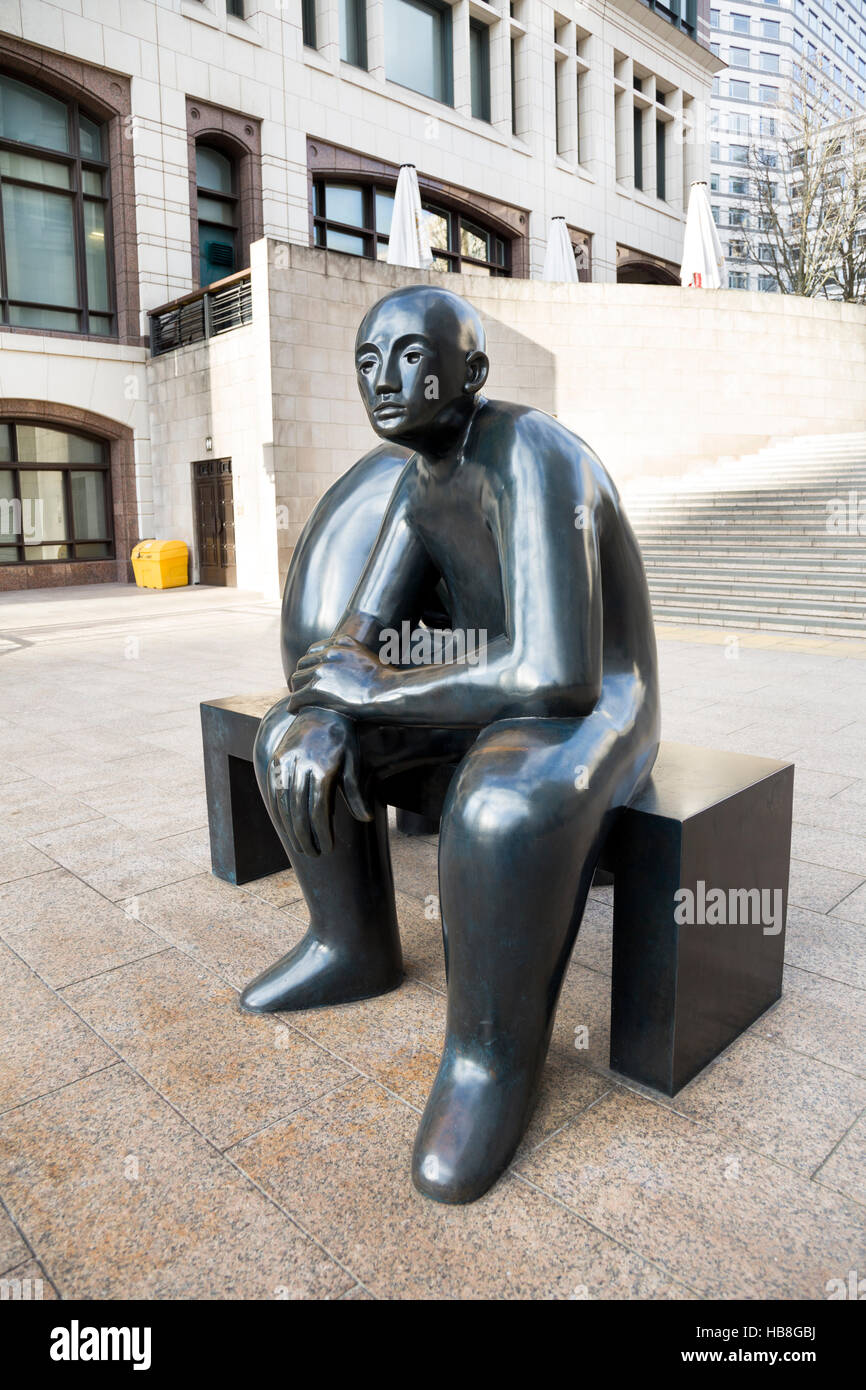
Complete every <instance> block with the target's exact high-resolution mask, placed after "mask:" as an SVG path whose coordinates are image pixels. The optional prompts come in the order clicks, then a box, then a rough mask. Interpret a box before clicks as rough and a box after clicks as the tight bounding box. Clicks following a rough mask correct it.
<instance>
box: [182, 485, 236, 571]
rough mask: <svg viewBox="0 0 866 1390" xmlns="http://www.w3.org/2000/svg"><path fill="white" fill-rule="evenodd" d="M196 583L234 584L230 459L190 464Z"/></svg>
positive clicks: (232, 495)
mask: <svg viewBox="0 0 866 1390" xmlns="http://www.w3.org/2000/svg"><path fill="white" fill-rule="evenodd" d="M193 479H194V481H195V528H196V543H197V547H198V565H199V583H201V584H237V582H238V571H237V559H236V556H235V503H234V493H233V491H232V462H231V459H204V460H203V461H202V462H201V463H194V464H193Z"/></svg>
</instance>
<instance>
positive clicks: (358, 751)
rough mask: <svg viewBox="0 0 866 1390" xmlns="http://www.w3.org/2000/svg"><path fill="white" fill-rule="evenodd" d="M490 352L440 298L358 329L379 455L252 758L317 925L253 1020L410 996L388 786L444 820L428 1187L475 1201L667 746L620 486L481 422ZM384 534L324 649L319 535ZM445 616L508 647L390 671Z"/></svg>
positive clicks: (422, 1167) (507, 427)
mask: <svg viewBox="0 0 866 1390" xmlns="http://www.w3.org/2000/svg"><path fill="white" fill-rule="evenodd" d="M484 349H485V334H484V329H483V327H482V324H481V320H480V318H479V316H478V314H477V313H476V311H475V310H474V309H473V308H472V307H471V306H470V305H469V304H468V303H467V302H466V301H464V300H463V299H461V298H459V297H458V296H457V295H455V294H453V293H451V292H450V291H446V290H443V289H440V288H438V287H433V286H428V285H415V286H411V287H409V288H406V289H400V290H396V291H394V292H392V293H390V294H388V295H386V296H385V297H384V298H383V299H381V300H380V301H379V302H378V303H377V304H376V305H375V306H374V307H373V308H372V309H371V310H370V311H369V313H368V314H367V315H366V317H365V319H364V321H363V323H362V324H361V327H360V329H359V331H358V335H357V340H356V348H355V360H356V368H357V377H358V384H359V388H360V391H361V395H362V397H363V400H364V404H365V406H366V409H367V413H368V416H369V419H370V423H371V425H372V427H373V429H374V430H375V431H376V433H377V434H378V435H379V437H380V438H381V439H382V440H383V441H384V445H383V446H380V448H379V449H376V450H374V451H373V452H372V453H371V454H370V455H367V456H366V457H365V459H362V460H361V461H360V462H359V464H357V465H355V468H354V469H352V470H350V471H349V473H348V474H346V475H344V477H343V478H341V479H340V480H339V482H338V483H337V484H336V485H335V489H333V490H332V492H333V494H334V495H333V497H332V498H331V499H330V500H329V499H328V498H327V497H326V499H324V501H323V502H322V503H320V504H319V508H318V509H317V512H316V513H314V516H313V518H311V522H310V524H309V526H308V533H307V534H306V537H305V538H302V541H301V543H300V545H299V547H298V551H297V552H296V556H295V562H294V564H293V568H292V570H291V571H290V574H289V577H288V580H287V589H286V593H287V596H288V595H291V605H292V611H293V613H294V614H295V615H296V621H295V624H294V627H293V630H292V632H289V633H284V642H285V643H286V663H287V673H289V672H291V681H290V684H291V694H290V695H287V697H286V698H284V699H282V700H280V701H279V703H278V704H277V705H276V706H275V707H274V708H273V709H272V710H271V711H270V712H269V713H268V714H267V715H266V716H265V719H264V720H263V721H262V724H261V727H260V730H259V734H258V738H257V741H256V747H255V765H256V775H257V778H258V781H259V786H260V788H261V791H262V795H263V796H264V798H265V800H266V802H267V805H268V809H269V812H270V815H271V818H272V820H273V823H274V826H275V827H276V829H277V832H278V834H279V835H280V837H281V839H282V842H283V844H284V846H285V848H286V851H287V853H288V855H289V858H290V860H291V862H292V864H293V866H294V868H295V870H296V873H297V877H298V882H299V884H300V887H301V889H302V891H303V894H304V897H305V899H306V902H307V906H308V909H309V914H310V927H309V930H308V931H307V934H306V936H305V937H304V938H303V940H302V941H301V942H300V943H299V944H298V945H297V946H296V947H295V948H294V950H292V951H290V952H289V954H288V955H286V956H285V957H283V958H282V959H281V960H279V961H277V963H276V964H275V965H273V966H272V967H271V968H270V969H268V970H267V971H265V972H264V973H263V974H262V975H261V976H259V978H258V979H256V980H254V981H253V982H252V983H251V984H250V985H248V986H247V988H246V989H245V991H244V992H243V995H242V1000H241V1004H242V1007H243V1008H244V1009H247V1010H252V1011H273V1010H297V1009H308V1008H315V1007H321V1006H326V1005H335V1004H344V1003H349V1002H350V1001H353V1000H359V999H365V998H370V997H372V996H374V995H377V994H381V993H384V992H385V991H388V990H391V989H394V988H395V987H397V986H398V985H399V983H400V981H401V978H402V958H401V951H400V940H399V934H398V930H397V922H396V915H395V907H394V886H393V880H392V877H391V868H390V858H389V851H388V839H387V834H388V832H387V804H388V802H389V800H390V801H391V803H392V804H397V805H401V804H405V802H401V801H400V800H399V799H398V798H397V797H396V796H394V795H393V794H392V792H391V791H389V788H391V789H393V788H394V787H395V786H401V787H403V788H406V787H407V786H416V787H424V786H425V785H426V786H429V787H430V788H432V789H433V791H432V792H431V797H432V798H433V800H435V794H436V789H437V788H438V795H439V798H440V799H439V804H440V806H441V831H440V842H439V897H440V911H441V918H442V933H443V938H444V942H445V958H446V966H447V972H448V1009H447V1026H446V1038H445V1045H444V1049H443V1054H442V1059H441V1063H440V1066H439V1070H438V1073H437V1076H436V1079H435V1082H434V1084H433V1087H432V1090H431V1092H430V1096H429V1099H428V1101H427V1106H426V1109H425V1111H424V1114H423V1117H422V1119H421V1122H420V1125H419V1129H418V1134H417V1139H416V1144H415V1152H414V1156H413V1163H412V1174H413V1180H414V1182H415V1185H416V1187H418V1188H419V1189H420V1190H421V1191H422V1192H424V1193H426V1194H427V1195H428V1196H430V1197H432V1198H434V1199H436V1200H438V1201H442V1202H452V1203H461V1202H470V1201H474V1200H475V1199H476V1198H478V1197H480V1196H481V1195H482V1194H483V1193H484V1192H485V1191H487V1189H488V1188H489V1187H490V1186H491V1185H492V1184H493V1183H494V1182H495V1181H496V1179H497V1178H498V1177H499V1176H500V1174H501V1173H502V1172H503V1171H504V1170H505V1168H506V1167H507V1165H508V1164H509V1162H510V1160H511V1158H512V1157H513V1155H514V1153H515V1151H516V1149H517V1147H518V1145H519V1143H520V1140H521V1138H522V1135H523V1133H524V1131H525V1129H526V1126H527V1124H528V1122H529V1119H530V1117H531V1115H532V1111H533V1108H534V1105H535V1101H536V1098H537V1094H538V1089H539V1085H540V1080H541V1073H542V1069H543V1066H544V1060H545V1056H546V1053H547V1049H548V1045H549V1041H550V1035H551V1030H552V1026H553V1019H554V1013H555V1009H556V1003H557V999H558V995H559V990H560V986H561V983H562V979H563V974H564V971H565V969H566V966H567V964H568V960H569V956H570V953H571V949H572V947H573V945H574V941H575V938H576V935H577V932H578V929H579V926H580V921H581V917H582V915H583V910H584V906H585V902H586V897H587V893H588V891H589V887H590V884H591V881H592V877H593V872H594V870H595V866H596V863H597V860H598V857H599V854H600V852H601V849H602V847H603V844H604V840H605V837H606V836H607V834H608V832H609V830H610V827H611V825H612V823H613V820H614V818H615V816H616V814H617V812H618V810H619V809H620V808H621V807H623V806H625V805H626V804H627V803H628V802H629V800H630V799H631V798H633V797H634V796H635V795H636V793H637V792H638V791H639V790H640V789H641V788H642V787H643V786H644V784H645V782H646V781H647V779H648V778H649V775H650V772H651V770H652V766H653V762H654V760H655V757H656V753H657V749H658V739H659V698H658V681H657V663H656V650H655V638H654V633H653V625H652V617H651V610H650V601H649V595H648V592H647V584H646V578H645V574H644V569H643V563H642V561H641V556H640V551H639V548H638V545H637V542H636V540H635V537H634V534H633V532H632V530H631V527H630V525H629V523H628V520H627V519H626V517H625V515H624V513H623V511H622V509H621V506H620V502H619V498H618V495H617V491H616V488H615V487H614V485H613V483H612V481H611V479H610V477H609V476H608V474H607V473H606V471H605V469H604V468H603V467H602V465H601V463H600V462H599V460H598V459H597V458H596V457H595V455H594V454H593V453H592V451H591V450H590V449H589V448H588V447H587V446H586V445H585V444H584V443H582V442H581V441H580V440H579V439H578V438H576V436H575V435H573V434H571V433H570V432H569V431H568V430H567V429H565V428H564V427H563V426H562V425H560V424H558V423H557V421H556V420H554V419H553V418H551V417H550V416H548V415H546V414H544V413H543V412H541V411H538V410H534V409H530V408H527V407H525V406H520V405H512V404H507V403H505V402H503V401H496V400H490V399H485V397H484V396H483V395H482V394H481V392H482V388H483V386H484V383H485V381H486V378H487V373H488V359H487V357H486V355H485V350H484ZM395 446H401V447H399V448H396V447H395ZM406 450H410V451H411V452H410V453H409V454H408V455H407V454H406V452H405V451H406ZM353 475H354V476H353ZM377 509H378V510H377ZM383 509H384V516H383V518H382V521H381V527H380V529H379V531H378V536H377V538H376V539H375V543H374V544H373V546H372V550H370V551H369V554H367V551H366V547H362V548H363V549H364V555H365V557H366V558H365V560H363V559H362V558H360V557H358V558H357V559H356V560H355V561H354V562H353V563H356V564H357V569H358V574H357V582H356V584H355V587H354V592H353V593H352V595H351V598H350V599H349V601H348V604H347V605H346V606H345V610H344V611H343V612H342V616H339V617H337V618H336V621H335V623H334V625H333V627H332V630H331V631H330V632H329V634H328V635H325V636H322V631H321V630H319V631H317V630H316V624H317V622H318V623H319V624H321V622H322V613H323V612H324V611H325V610H327V607H328V603H329V601H330V602H331V604H332V605H333V597H331V598H330V600H329V598H328V594H327V593H325V592H324V591H325V590H328V589H329V587H330V589H331V590H333V588H334V584H335V582H336V581H335V580H334V576H333V575H331V574H329V572H328V565H327V562H326V560H323V558H322V554H321V549H322V548H321V546H320V547H319V553H318V560H317V561H310V560H309V559H308V560H305V559H304V555H305V554H307V555H308V556H309V555H311V554H312V553H313V551H314V550H315V546H314V545H313V544H312V543H311V542H310V535H313V536H315V534H316V533H323V531H327V529H328V527H330V528H331V529H330V533H329V546H331V545H332V546H334V547H339V537H340V527H339V525H338V524H337V522H335V521H334V518H337V519H338V521H339V522H340V524H343V525H345V527H346V530H347V545H348V553H349V554H350V555H351V554H352V553H354V552H353V551H352V545H353V544H355V547H356V549H357V534H358V533H357V527H358V526H359V525H361V529H362V531H363V524H364V523H363V520H362V521H361V522H359V521H358V518H362V519H363V518H364V517H366V518H367V522H366V524H367V525H368V526H369V518H370V516H371V515H373V516H374V518H375V520H376V522H378V520H379V517H380V516H381V515H382V510H383ZM353 525H354V526H355V527H356V532H355V533H354V535H355V539H354V541H352V538H351V536H350V535H349V533H350V531H351V527H352V526H353ZM310 528H312V530H310ZM335 564H336V568H337V569H338V570H339V564H338V563H337V561H336V556H335ZM336 587H337V589H339V583H337V584H336ZM341 605H342V596H341ZM285 612H286V610H285V608H284V615H285ZM425 616H426V621H427V623H428V624H430V625H432V626H436V625H439V626H443V627H447V628H449V629H451V630H452V631H453V632H454V633H463V634H484V633H486V644H485V645H484V646H483V648H482V649H481V650H480V651H479V650H478V649H477V648H476V650H474V651H472V650H471V648H472V646H473V643H472V641H469V640H467V643H466V645H467V652H466V654H465V655H463V654H461V653H460V651H458V653H457V655H456V656H453V654H451V656H449V659H447V660H440V661H439V662H437V663H436V664H426V663H425V664H421V665H412V664H408V665H406V664H402V665H398V664H395V663H394V661H393V659H385V656H384V650H383V640H384V634H385V633H386V632H388V633H391V632H393V631H397V632H400V631H401V629H402V627H403V624H404V623H408V624H410V625H411V630H413V631H415V630H416V629H417V627H418V624H419V623H420V622H423V621H424V620H425ZM330 626H331V623H330V622H329V624H328V627H330ZM325 631H326V632H327V628H326V629H325ZM299 634H300V638H299ZM310 637H319V638H320V640H318V641H313V643H312V645H310V646H309V650H308V651H306V654H303V653H302V651H301V650H300V645H299V641H300V644H301V645H303V642H304V639H305V638H310ZM389 640H390V639H389ZM477 640H483V639H480V638H479V639H477ZM404 658H405V654H404ZM338 793H339V794H338ZM418 804H419V808H420V809H424V806H423V801H422V802H419V803H418Z"/></svg>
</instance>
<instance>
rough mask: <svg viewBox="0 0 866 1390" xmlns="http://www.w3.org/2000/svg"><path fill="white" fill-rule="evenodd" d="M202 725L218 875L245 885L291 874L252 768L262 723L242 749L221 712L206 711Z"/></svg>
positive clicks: (252, 728)
mask: <svg viewBox="0 0 866 1390" xmlns="http://www.w3.org/2000/svg"><path fill="white" fill-rule="evenodd" d="M202 724H203V726H204V731H205V738H204V748H205V760H204V761H205V788H206V791H207V814H208V828H209V830H210V849H211V867H212V869H213V872H214V873H215V874H216V875H217V877H218V878H224V879H226V880H227V881H228V882H229V883H238V884H240V883H249V882H250V881H251V880H252V879H255V878H264V877H265V876H266V875H267V874H275V873H278V872H279V870H280V869H288V868H289V867H290V865H289V860H288V857H287V855H286V852H285V850H284V849H283V846H282V844H281V843H280V840H279V837H278V835H277V832H276V831H275V830H274V827H273V825H272V824H271V818H270V816H269V815H268V811H267V807H266V806H265V803H264V801H263V800H262V797H261V794H260V792H259V788H258V784H257V782H256V774H255V770H254V768H253V764H252V744H253V740H254V738H255V731H256V727H257V723H256V722H255V721H252V720H251V721H250V730H249V731H248V732H249V739H248V740H245V741H244V746H243V747H241V744H240V743H239V741H238V735H237V734H234V735H229V734H228V733H227V732H226V726H225V723H224V722H221V721H220V717H219V712H218V711H212V710H209V709H208V708H206V707H205V708H203V709H202ZM246 742H248V743H249V748H247V747H246Z"/></svg>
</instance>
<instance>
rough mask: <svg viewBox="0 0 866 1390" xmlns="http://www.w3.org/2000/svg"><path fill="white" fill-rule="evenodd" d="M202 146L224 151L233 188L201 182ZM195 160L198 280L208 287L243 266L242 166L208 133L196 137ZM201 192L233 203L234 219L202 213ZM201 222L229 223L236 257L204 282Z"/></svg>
mask: <svg viewBox="0 0 866 1390" xmlns="http://www.w3.org/2000/svg"><path fill="white" fill-rule="evenodd" d="M200 149H207V150H212V151H213V152H214V154H218V155H221V156H222V158H223V159H225V160H227V161H228V164H229V167H230V169H231V183H232V191H231V193H222V192H221V191H220V190H219V189H216V188H207V187H205V185H204V184H201V183H199V178H198V152H199V150H200ZM195 160H196V163H195V225H196V234H197V244H198V248H199V274H198V283H199V289H205V288H206V287H207V286H208V285H213V284H215V283H216V281H217V280H224V279H225V277H226V276H227V275H234V273H235V271H236V270H239V269H241V267H240V266H239V264H238V262H239V261H240V259H241V255H240V243H241V231H242V228H241V220H242V219H241V206H240V203H241V194H240V167H239V165H240V161H239V159H238V157H237V156H236V155H235V154H234V153H233V152H232V151H230V150H226V149H222V148H220V146H219V145H218V144H215V143H214V141H213V139H212V138H209V137H208V135H207V134H204V135H201V136H199V137H198V138H197V139H196V141H195ZM202 196H204V197H205V198H211V199H212V200H213V201H214V202H219V203H225V204H228V205H230V206H231V209H232V214H233V215H232V221H231V222H225V223H215V222H212V221H210V219H209V218H207V217H202V215H201V198H202ZM202 222H204V224H205V226H210V227H214V226H218V225H219V226H224V227H226V228H227V229H230V230H231V234H232V260H233V265H232V266H231V269H229V270H225V269H223V268H222V267H220V268H219V269H220V272H221V273H219V274H217V275H214V277H213V279H212V280H208V281H207V282H203V281H202V278H201V259H202V257H201V226H202Z"/></svg>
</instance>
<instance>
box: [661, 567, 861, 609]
mask: <svg viewBox="0 0 866 1390" xmlns="http://www.w3.org/2000/svg"><path fill="white" fill-rule="evenodd" d="M650 588H651V589H653V590H654V591H655V590H660V589H664V588H667V589H677V590H684V589H685V590H690V591H692V592H694V593H702V594H710V593H719V594H731V593H737V594H742V595H743V596H744V597H745V595H747V594H749V595H752V596H753V597H755V598H760V597H762V596H763V595H766V596H767V598H774V599H775V598H779V599H785V598H787V597H794V598H800V597H807V598H815V599H822V600H825V601H829V602H833V603H835V602H840V603H848V604H850V603H854V604H866V576H863V575H861V576H859V577H857V576H855V575H852V576H850V577H849V578H848V579H847V580H842V581H840V580H838V579H836V578H834V579H833V580H832V581H829V582H828V581H826V580H819V579H818V578H817V577H815V576H813V577H812V578H810V579H806V580H803V579H802V578H801V577H799V578H797V579H794V578H785V579H779V578H763V577H762V578H760V579H758V578H755V577H754V576H746V575H736V574H728V575H709V574H703V575H696V574H687V573H683V572H679V571H673V572H664V571H659V570H653V573H652V576H651V578H650Z"/></svg>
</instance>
